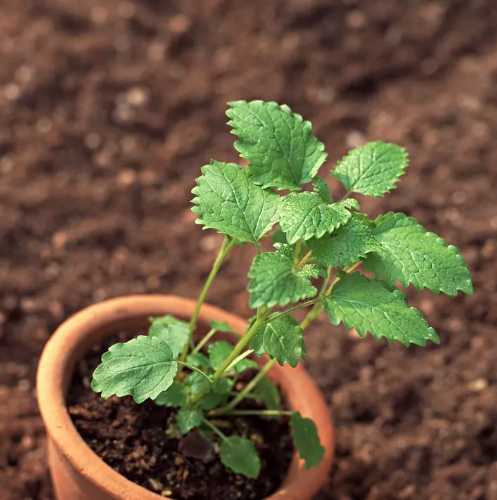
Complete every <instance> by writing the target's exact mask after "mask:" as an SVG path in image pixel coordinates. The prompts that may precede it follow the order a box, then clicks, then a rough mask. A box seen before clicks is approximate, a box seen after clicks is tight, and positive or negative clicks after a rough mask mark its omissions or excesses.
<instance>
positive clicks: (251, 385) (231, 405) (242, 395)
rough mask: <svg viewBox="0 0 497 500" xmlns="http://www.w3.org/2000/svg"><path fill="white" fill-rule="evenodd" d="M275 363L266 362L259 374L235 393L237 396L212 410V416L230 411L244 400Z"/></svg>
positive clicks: (273, 360)
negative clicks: (223, 405) (222, 406)
mask: <svg viewBox="0 0 497 500" xmlns="http://www.w3.org/2000/svg"><path fill="white" fill-rule="evenodd" d="M275 363H276V360H275V359H271V360H270V361H268V362H267V363H266V364H265V365H264V366H263V367H262V369H261V370H260V371H259V373H258V374H257V375H256V376H255V377H254V378H253V379H252V380H251V381H250V382H249V383H248V384H247V385H246V386H245V387H244V388H243V390H241V391H240V392H238V393H237V396H236V397H235V398H233V399H232V400H231V401H230V402H229V403H228V404H227V405H226V406H225V407H224V408H220V409H219V410H214V412H213V414H216V415H217V412H218V411H219V412H223V413H224V412H225V411H229V410H232V409H233V408H234V407H235V406H236V405H237V404H238V403H239V402H240V401H241V400H242V399H245V398H246V397H247V396H249V394H250V393H251V392H252V391H253V390H254V389H255V388H256V387H257V385H258V384H259V382H260V381H261V380H262V379H263V378H264V377H265V376H266V373H267V372H268V371H269V370H270V369H271V368H272V367H273V366H274V364H275Z"/></svg>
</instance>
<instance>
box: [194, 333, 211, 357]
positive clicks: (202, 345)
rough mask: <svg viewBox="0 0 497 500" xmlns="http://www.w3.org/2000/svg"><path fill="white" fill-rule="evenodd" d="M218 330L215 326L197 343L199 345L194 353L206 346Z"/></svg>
mask: <svg viewBox="0 0 497 500" xmlns="http://www.w3.org/2000/svg"><path fill="white" fill-rule="evenodd" d="M216 332H217V330H216V329H215V328H213V329H212V330H210V331H209V333H208V334H207V335H206V336H205V337H204V338H203V339H202V340H201V341H200V342H199V343H198V344H197V347H195V349H193V351H192V354H196V353H197V352H199V351H200V349H202V347H204V345H205V344H207V342H209V340H210V338H211V337H212V336H213V335H214V334H215V333H216Z"/></svg>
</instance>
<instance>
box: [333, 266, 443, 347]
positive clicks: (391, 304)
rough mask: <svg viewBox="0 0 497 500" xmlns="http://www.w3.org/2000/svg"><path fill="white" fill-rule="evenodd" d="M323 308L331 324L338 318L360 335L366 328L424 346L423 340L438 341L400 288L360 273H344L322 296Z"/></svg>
mask: <svg viewBox="0 0 497 500" xmlns="http://www.w3.org/2000/svg"><path fill="white" fill-rule="evenodd" d="M324 305H325V309H326V311H327V312H328V315H329V317H330V321H331V323H332V324H334V325H338V324H339V323H340V322H342V323H343V324H344V325H345V326H346V327H347V328H355V329H356V330H357V333H359V335H361V337H363V336H364V335H365V334H366V333H367V332H370V333H371V334H372V335H373V337H374V338H376V339H380V338H381V337H386V338H387V339H388V341H389V342H392V341H394V340H398V341H399V342H402V343H403V344H404V345H406V346H409V343H412V344H417V345H421V346H424V345H426V340H431V341H432V342H435V343H438V342H439V339H438V335H437V334H436V333H435V330H433V328H431V327H430V326H429V325H428V323H427V322H426V321H425V319H424V318H423V315H422V314H421V313H420V312H419V311H418V310H417V309H415V308H414V307H409V306H408V305H407V302H406V299H405V296H404V294H403V293H402V292H401V291H400V290H397V289H395V290H392V289H390V288H388V286H387V285H386V284H385V282H383V281H379V280H374V279H369V278H366V276H363V275H362V274H360V273H353V274H349V275H346V276H344V277H343V278H341V279H340V281H339V282H338V283H337V284H336V285H335V286H334V287H333V291H332V293H331V295H330V296H329V297H324Z"/></svg>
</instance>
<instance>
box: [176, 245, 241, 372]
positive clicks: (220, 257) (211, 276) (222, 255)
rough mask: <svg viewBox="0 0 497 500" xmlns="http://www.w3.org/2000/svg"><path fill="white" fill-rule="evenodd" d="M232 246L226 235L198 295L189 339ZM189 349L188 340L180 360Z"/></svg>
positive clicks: (185, 355)
mask: <svg viewBox="0 0 497 500" xmlns="http://www.w3.org/2000/svg"><path fill="white" fill-rule="evenodd" d="M233 241H234V240H233ZM232 246H233V242H232V241H230V240H229V239H228V237H225V238H224V241H223V244H222V245H221V248H220V249H219V253H218V254H217V257H216V260H215V262H214V264H213V266H212V269H211V272H210V273H209V276H208V277H207V280H206V281H205V284H204V288H202V291H201V292H200V295H199V297H198V300H197V305H196V307H195V311H194V313H193V316H192V319H191V320H190V337H189V340H191V339H192V337H193V332H194V331H195V328H196V326H197V319H198V315H199V314H200V308H201V307H202V304H203V303H204V300H205V297H206V295H207V292H208V291H209V288H210V287H211V285H212V282H213V281H214V278H215V277H216V274H217V273H218V271H219V268H220V267H221V264H222V263H223V260H224V259H225V257H226V255H227V254H228V252H229V251H230V250H231V248H232ZM189 350H190V343H189V342H188V343H187V344H185V347H184V348H183V352H182V353H181V357H180V358H179V359H180V361H182V362H184V361H185V360H186V357H187V356H188V351H189ZM180 374H181V368H180V370H178V375H177V378H179V376H180Z"/></svg>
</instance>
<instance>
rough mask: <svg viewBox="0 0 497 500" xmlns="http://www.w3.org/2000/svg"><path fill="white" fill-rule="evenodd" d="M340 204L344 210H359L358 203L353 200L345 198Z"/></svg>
mask: <svg viewBox="0 0 497 500" xmlns="http://www.w3.org/2000/svg"><path fill="white" fill-rule="evenodd" d="M340 204H342V205H343V206H344V207H346V208H354V209H355V210H360V209H361V207H360V205H359V202H358V201H357V200H356V199H354V198H347V199H345V200H343V201H341V202H340Z"/></svg>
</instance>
